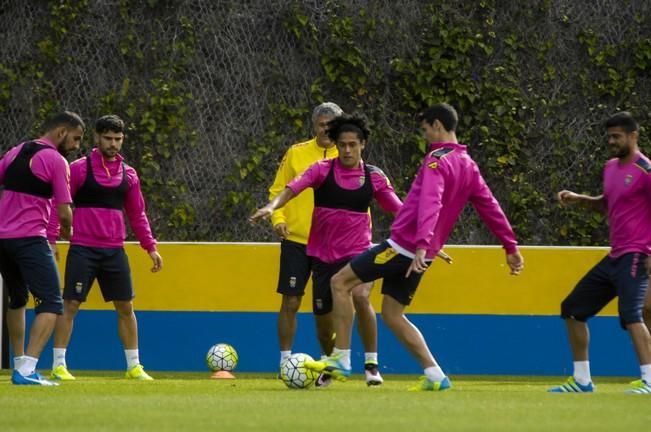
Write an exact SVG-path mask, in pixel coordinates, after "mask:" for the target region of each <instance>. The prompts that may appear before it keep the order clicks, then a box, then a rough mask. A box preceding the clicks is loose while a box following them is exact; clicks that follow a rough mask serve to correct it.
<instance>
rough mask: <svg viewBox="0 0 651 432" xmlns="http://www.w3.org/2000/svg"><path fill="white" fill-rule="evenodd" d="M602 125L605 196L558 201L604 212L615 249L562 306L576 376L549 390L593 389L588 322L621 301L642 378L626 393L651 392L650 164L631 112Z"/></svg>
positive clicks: (563, 194)
mask: <svg viewBox="0 0 651 432" xmlns="http://www.w3.org/2000/svg"><path fill="white" fill-rule="evenodd" d="M604 126H605V129H606V137H607V140H608V147H609V149H610V153H611V155H612V156H613V158H612V159H610V160H609V161H608V162H606V165H605V167H604V171H603V194H602V195H599V196H590V195H582V194H577V193H574V192H571V191H568V190H562V191H560V192H559V193H558V199H559V201H560V203H561V204H562V205H581V206H582V207H585V208H588V209H590V210H594V211H600V212H604V213H606V214H607V215H608V222H609V237H610V246H611V249H610V252H609V253H608V255H607V256H605V257H604V258H603V259H602V260H601V261H600V262H599V263H597V264H596V265H595V266H594V267H593V268H592V269H591V270H590V271H589V272H588V273H587V274H586V275H585V276H584V277H583V279H581V280H580V281H579V282H578V284H577V285H576V286H575V287H574V289H573V290H572V292H571V293H570V294H569V295H568V296H567V298H565V300H563V303H562V304H561V317H562V318H563V319H564V320H565V323H566V326H567V333H568V337H569V342H570V346H571V348H572V357H573V360H574V373H573V375H572V376H571V377H569V378H568V379H567V381H566V382H565V383H564V384H562V385H560V386H558V387H554V388H551V389H550V390H549V391H550V392H554V393H565V392H568V393H590V392H593V391H594V385H593V384H592V378H591V376H590V361H589V357H588V346H589V342H590V336H589V331H588V325H587V323H586V322H587V320H588V319H590V318H592V317H593V316H595V315H596V314H597V313H598V312H599V311H600V310H601V309H602V308H603V307H604V306H606V305H607V304H608V303H609V302H610V301H611V300H612V299H614V298H615V297H618V307H619V321H620V324H621V326H622V328H624V329H626V330H628V333H629V334H630V336H631V339H632V341H633V347H634V349H635V352H636V353H637V357H638V360H639V363H640V373H641V380H639V381H635V382H634V383H633V386H632V388H630V389H629V390H627V392H629V393H647V394H651V336H649V330H648V328H647V327H646V325H645V324H644V317H643V310H644V301H645V297H646V294H647V289H648V278H649V276H648V269H649V264H650V262H649V258H648V256H649V254H650V253H651V229H650V228H651V199H650V197H651V162H650V161H649V159H648V158H647V157H646V156H645V155H643V154H642V153H641V152H640V150H639V148H638V144H637V140H638V138H639V127H638V124H637V122H636V121H635V119H634V118H633V116H632V115H631V114H630V113H628V112H625V111H624V112H619V113H617V114H615V115H613V116H612V117H610V118H608V119H607V120H606V121H605V123H604Z"/></svg>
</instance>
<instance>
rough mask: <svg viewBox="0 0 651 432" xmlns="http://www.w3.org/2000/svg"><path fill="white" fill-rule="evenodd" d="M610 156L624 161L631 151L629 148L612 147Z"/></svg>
mask: <svg viewBox="0 0 651 432" xmlns="http://www.w3.org/2000/svg"><path fill="white" fill-rule="evenodd" d="M610 154H611V155H612V156H613V157H616V158H619V159H623V158H625V157H627V156H628V155H630V154H631V149H630V148H629V147H628V146H622V147H619V146H611V147H610Z"/></svg>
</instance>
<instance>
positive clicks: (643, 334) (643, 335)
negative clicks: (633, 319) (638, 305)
mask: <svg viewBox="0 0 651 432" xmlns="http://www.w3.org/2000/svg"><path fill="white" fill-rule="evenodd" d="M626 328H627V329H628V332H629V334H630V335H631V339H632V340H633V346H634V347H635V352H636V353H637V358H638V360H639V361H640V364H641V365H648V364H651V336H650V335H649V329H647V327H646V325H645V324H644V323H635V324H628V325H627V326H626Z"/></svg>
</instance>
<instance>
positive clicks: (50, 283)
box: [0, 236, 63, 315]
mask: <svg viewBox="0 0 651 432" xmlns="http://www.w3.org/2000/svg"><path fill="white" fill-rule="evenodd" d="M0 273H2V279H3V282H4V284H5V287H7V294H8V296H9V302H8V307H9V309H20V308H22V307H24V306H25V305H26V304H27V300H28V299H29V293H30V292H31V293H32V296H33V297H34V304H35V307H34V311H35V312H36V313H37V314H38V313H41V312H49V313H55V314H57V315H61V314H62V313H63V302H62V301H61V284H60V282H59V271H58V270H57V266H56V263H55V262H54V254H53V253H52V250H51V249H50V245H49V244H48V242H47V239H46V238H45V237H40V236H36V237H23V238H14V239H0Z"/></svg>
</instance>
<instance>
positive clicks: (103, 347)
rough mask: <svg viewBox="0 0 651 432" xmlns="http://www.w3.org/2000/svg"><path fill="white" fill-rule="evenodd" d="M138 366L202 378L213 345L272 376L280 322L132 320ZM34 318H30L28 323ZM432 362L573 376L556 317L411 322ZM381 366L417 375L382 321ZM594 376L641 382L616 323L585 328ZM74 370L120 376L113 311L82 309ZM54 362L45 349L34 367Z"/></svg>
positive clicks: (356, 345) (188, 316) (254, 316)
mask: <svg viewBox="0 0 651 432" xmlns="http://www.w3.org/2000/svg"><path fill="white" fill-rule="evenodd" d="M137 316H138V321H139V327H140V353H141V356H140V357H141V361H142V363H143V364H144V365H145V367H146V368H147V369H148V370H151V371H156V370H159V371H163V370H165V371H204V370H206V366H205V363H204V356H205V353H206V352H207V351H208V348H210V346H211V345H212V344H214V343H217V342H228V343H231V344H232V345H233V346H234V347H235V348H236V349H237V351H238V353H239V355H240V363H239V365H238V368H237V370H238V371H242V372H272V371H274V370H275V367H276V365H277V364H278V355H279V354H278V347H277V337H276V314H275V313H257V312H250V313H245V312H150V311H147V312H143V311H141V312H137ZM32 317H33V312H31V311H28V320H29V321H30V322H31V318H32ZM409 318H410V319H411V320H412V321H413V322H414V324H416V325H417V326H418V327H419V328H420V329H421V331H422V332H423V334H424V336H425V338H426V339H427V341H428V342H429V345H430V348H431V349H432V351H433V354H434V355H435V357H436V358H437V359H438V361H439V363H440V364H441V365H442V367H443V369H444V370H445V371H446V372H447V373H450V374H505V375H506V374H508V375H570V374H571V366H572V362H571V356H570V351H569V348H568V346H567V338H566V335H565V326H564V323H563V321H562V320H561V319H559V318H557V317H552V316H509V315H422V314H415V315H410V316H409ZM298 321H299V324H298V325H299V328H298V334H297V337H296V342H295V344H294V351H295V352H307V353H309V354H311V355H312V356H315V355H316V354H317V353H318V345H317V343H316V337H315V336H314V320H313V318H312V315H311V314H309V313H301V314H299V316H298ZM378 326H379V344H380V363H381V366H382V370H383V371H384V372H385V373H421V369H420V367H419V366H418V364H417V363H416V361H415V360H413V359H412V358H411V356H410V355H409V354H408V353H407V352H406V351H405V350H404V348H403V347H402V346H401V345H399V343H398V342H397V340H396V339H395V338H394V336H393V335H392V334H391V333H390V331H389V330H388V329H387V328H386V327H385V326H384V324H383V323H382V320H381V319H379V318H378ZM590 328H591V334H592V347H591V357H592V372H593V374H594V375H615V376H637V375H638V374H639V368H638V366H637V360H636V358H635V355H634V351H633V348H632V346H631V343H630V341H629V337H628V334H627V333H626V332H624V331H622V330H621V329H620V327H619V323H618V319H617V318H616V317H597V318H594V319H593V320H592V321H591V322H590ZM363 355H364V354H363V350H362V349H361V344H360V341H359V338H357V335H354V338H353V368H354V370H355V371H356V372H361V370H362V364H363V358H364V357H363ZM67 360H68V365H69V367H70V368H71V369H72V370H77V369H93V370H121V369H124V368H125V361H124V354H123V351H122V346H121V344H120V341H119V338H118V336H117V329H116V315H115V312H113V311H97V310H91V311H84V310H82V311H80V312H79V315H78V317H77V319H76V321H75V328H74V332H73V336H72V340H71V343H70V346H69V347H68V356H67ZM51 361H52V352H51V342H50V344H48V346H47V348H46V349H45V351H44V353H43V355H42V356H41V361H40V362H39V368H40V369H42V370H45V369H48V368H49V367H50V365H51Z"/></svg>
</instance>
